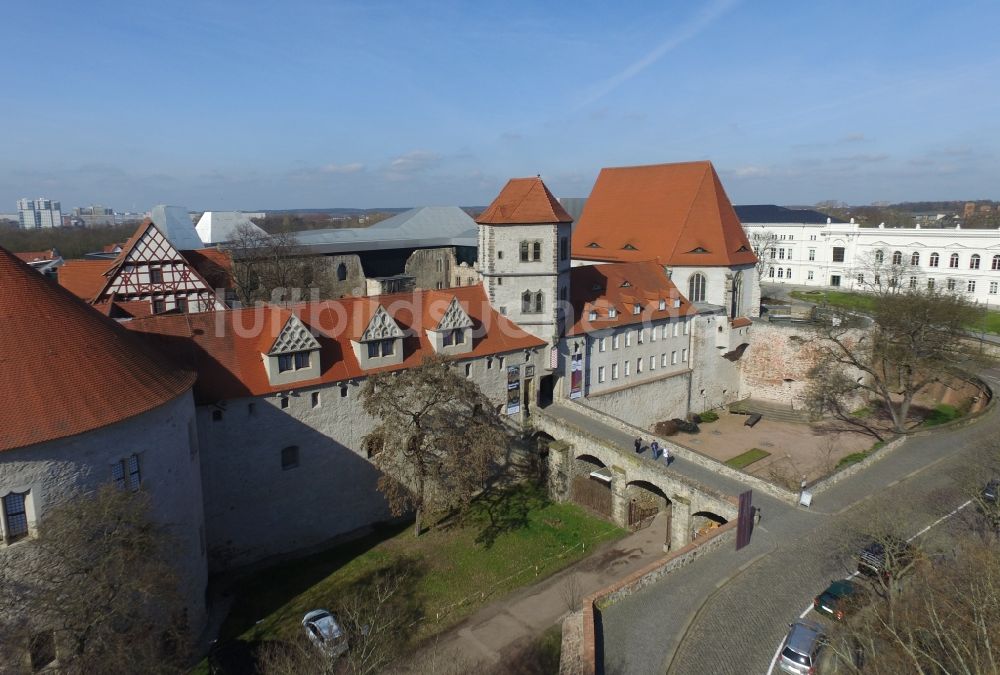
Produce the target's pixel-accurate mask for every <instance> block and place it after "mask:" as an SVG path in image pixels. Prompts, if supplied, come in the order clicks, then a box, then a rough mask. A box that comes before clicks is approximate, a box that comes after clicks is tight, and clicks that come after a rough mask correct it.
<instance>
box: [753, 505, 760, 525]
mask: <svg viewBox="0 0 1000 675" xmlns="http://www.w3.org/2000/svg"><path fill="white" fill-rule="evenodd" d="M760 518H761V516H760V507H759V506H755V507H753V526H754V527H757V526H758V525H760Z"/></svg>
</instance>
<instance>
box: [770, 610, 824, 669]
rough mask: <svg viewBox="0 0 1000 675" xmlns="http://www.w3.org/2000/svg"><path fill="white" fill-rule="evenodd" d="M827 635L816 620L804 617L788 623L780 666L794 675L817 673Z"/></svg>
mask: <svg viewBox="0 0 1000 675" xmlns="http://www.w3.org/2000/svg"><path fill="white" fill-rule="evenodd" d="M825 637H826V636H825V635H823V628H822V627H821V626H820V625H819V624H818V623H816V622H815V621H809V620H806V619H802V620H799V621H796V622H795V623H790V624H788V635H787V636H786V637H785V642H784V643H783V644H782V645H781V653H780V656H779V658H778V668H780V669H781V670H783V671H784V672H786V673H792V675H809V674H810V673H815V672H816V662H817V661H818V659H819V654H820V652H821V651H822V650H823V640H824V638H825Z"/></svg>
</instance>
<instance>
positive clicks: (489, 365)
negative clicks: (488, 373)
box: [486, 356, 493, 370]
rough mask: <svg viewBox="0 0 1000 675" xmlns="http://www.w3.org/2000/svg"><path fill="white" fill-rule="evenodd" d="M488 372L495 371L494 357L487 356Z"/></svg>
mask: <svg viewBox="0 0 1000 675" xmlns="http://www.w3.org/2000/svg"><path fill="white" fill-rule="evenodd" d="M486 370H493V357H492V356H487V357H486Z"/></svg>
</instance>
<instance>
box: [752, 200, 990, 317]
mask: <svg viewBox="0 0 1000 675" xmlns="http://www.w3.org/2000/svg"><path fill="white" fill-rule="evenodd" d="M736 211H737V214H738V215H739V216H740V219H741V221H742V223H743V227H744V229H745V230H746V232H747V234H748V236H749V237H750V239H751V241H754V240H755V236H754V235H755V234H756V233H773V234H774V235H775V237H773V238H770V243H769V244H768V246H767V247H766V249H765V250H761V251H760V253H761V257H762V258H763V263H764V264H763V269H762V272H763V276H762V281H763V282H768V283H779V284H801V285H806V286H817V287H825V288H843V289H845V290H861V289H863V288H864V287H866V286H868V285H870V283H871V282H872V279H870V278H869V279H866V275H871V274H872V272H871V268H872V264H871V261H878V260H881V261H882V263H883V264H885V265H886V266H887V267H888V266H891V265H896V266H901V267H902V268H903V270H904V271H903V276H904V277H905V278H903V279H900V280H899V283H900V284H903V285H904V286H906V285H908V286H914V287H916V286H923V287H926V286H932V287H934V288H941V289H947V290H953V291H957V292H961V293H965V294H967V296H968V297H969V298H970V299H971V300H974V301H976V302H980V303H987V304H1000V230H985V229H962V228H961V226H960V225H959V226H954V227H947V228H935V227H921V226H920V225H917V226H915V227H898V228H897V227H884V226H880V227H861V226H860V225H859V224H857V223H854V222H846V223H845V222H843V221H840V220H836V219H834V218H829V217H827V216H825V215H823V214H821V213H818V212H816V211H810V210H808V209H786V208H782V207H778V206H738V207H736Z"/></svg>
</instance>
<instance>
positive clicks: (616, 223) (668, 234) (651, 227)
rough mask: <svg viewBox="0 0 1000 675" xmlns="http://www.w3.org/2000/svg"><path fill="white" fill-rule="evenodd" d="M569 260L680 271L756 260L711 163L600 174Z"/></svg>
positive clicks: (727, 265)
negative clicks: (657, 264) (650, 263)
mask: <svg viewBox="0 0 1000 675" xmlns="http://www.w3.org/2000/svg"><path fill="white" fill-rule="evenodd" d="M573 257H574V258H578V259H582V260H601V261H608V262H627V261H640V260H649V259H651V258H659V259H660V260H661V261H662V262H663V263H664V264H667V265H670V266H679V267H731V266H735V265H748V264H753V263H755V262H756V261H757V257H756V256H755V255H754V252H753V247H752V246H750V242H749V241H748V240H747V237H746V233H745V232H744V231H743V227H742V225H740V221H739V218H737V217H736V212H735V211H734V210H733V206H732V204H730V202H729V198H728V197H727V196H726V192H725V190H723V188H722V183H721V182H720V181H719V176H718V174H716V173H715V169H714V168H713V167H712V163H711V162H707V161H705V162H683V163H678V164H651V165H648V166H626V167H616V168H607V169H601V173H600V175H598V177H597V182H596V183H595V184H594V189H593V191H592V192H591V193H590V197H589V198H588V199H587V203H586V205H585V206H584V207H583V215H582V216H581V217H580V221H579V222H578V223H577V225H576V229H575V231H574V232H573Z"/></svg>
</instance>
